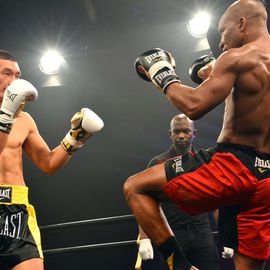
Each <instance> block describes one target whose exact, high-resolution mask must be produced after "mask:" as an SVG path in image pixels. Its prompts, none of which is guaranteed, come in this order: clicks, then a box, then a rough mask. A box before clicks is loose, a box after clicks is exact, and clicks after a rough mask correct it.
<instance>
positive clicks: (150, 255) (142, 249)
mask: <svg viewBox="0 0 270 270" xmlns="http://www.w3.org/2000/svg"><path fill="white" fill-rule="evenodd" d="M139 254H140V256H141V258H142V259H143V260H144V261H146V260H153V259H154V250H153V247H152V244H151V240H150V239H148V238H145V239H141V240H140V245H139Z"/></svg>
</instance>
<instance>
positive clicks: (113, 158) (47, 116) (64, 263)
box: [0, 0, 232, 270]
mask: <svg viewBox="0 0 270 270" xmlns="http://www.w3.org/2000/svg"><path fill="white" fill-rule="evenodd" d="M231 2H232V1H225V0H219V1H217V0H208V1H203V0H181V1H180V0H178V1H177V0H167V1H162V0H113V1H109V0H43V1H41V0H39V1H38V0H8V1H3V0H1V16H0V23H1V31H0V42H1V46H0V47H1V48H2V49H5V50H9V51H10V52H12V53H13V54H15V56H16V57H17V59H18V62H19V64H20V66H21V70H22V73H23V75H22V78H24V79H27V80H29V81H31V82H32V83H33V84H34V85H35V86H36V87H37V88H38V91H39V98H38V100H37V101H36V102H35V103H33V104H29V105H27V107H26V111H28V112H30V113H31V115H32V116H33V117H34V119H35V121H36V123H37V125H38V128H39V130H40V133H41V135H42V136H43V138H44V139H45V140H46V142H47V143H48V145H49V146H50V147H51V148H54V147H55V146H56V145H58V144H59V142H60V141H61V139H62V138H63V137H64V136H65V134H66V132H67V131H68V130H69V128H70V126H69V122H70V118H71V117H72V115H73V114H74V113H75V112H76V111H78V110H80V109H81V108H82V107H88V108H90V109H92V110H94V111H95V112H96V113H97V114H98V115H99V116H100V117H101V118H102V119H103V120H104V123H105V127H104V129H103V130H102V131H101V132H100V133H98V134H96V135H95V136H94V137H93V138H92V139H91V140H90V141H89V142H88V143H87V145H85V146H84V147H83V148H82V149H80V151H78V152H76V153H75V154H74V156H73V157H72V160H71V162H70V163H68V164H67V165H66V166H65V168H63V169H61V170H60V171H59V172H57V173H56V174H55V175H53V176H48V175H45V174H44V173H42V172H41V171H39V170H38V169H37V168H36V167H34V166H33V165H32V164H31V163H30V162H29V161H28V159H27V158H26V157H24V158H25V163H24V164H25V165H24V170H25V179H26V182H27V185H28V186H29V188H30V200H31V203H32V204H33V205H34V206H35V208H36V211H37V217H38V222H39V224H40V225H41V226H45V225H49V224H56V223H63V222H70V221H80V220H89V219H97V218H104V217H112V216H122V215H129V214H131V212H130V210H129V208H128V206H127V204H126V202H125V200H124V197H123V193H122V185H123V183H124V181H125V179H126V178H127V177H128V176H130V175H132V174H134V173H136V172H138V171H141V170H142V169H144V168H145V167H146V165H147V163H148V161H149V159H150V158H151V157H153V156H154V155H157V154H159V153H161V152H163V151H164V150H166V149H167V148H168V147H169V145H170V141H169V138H168V136H167V130H168V129H169V121H170V119H171V118H172V117H173V116H174V115H175V114H177V113H178V111H177V110H176V109H175V108H174V107H173V106H172V105H171V104H170V103H169V102H168V101H167V99H166V98H165V97H164V96H163V94H161V93H160V92H158V91H156V90H155V88H154V87H153V85H151V84H149V83H146V82H145V81H142V80H141V79H139V78H138V77H137V75H136V73H135V71H134V68H133V63H134V60H135V59H136V57H137V56H138V55H139V54H141V53H142V52H144V51H146V50H148V49H151V48H155V47H160V48H163V49H166V50H168V51H170V52H171V53H172V54H173V55H174V57H175V59H176V64H177V66H176V71H177V73H178V74H179V76H180V78H181V80H182V81H183V82H184V83H186V84H189V85H192V86H193V85H194V84H193V83H192V81H191V80H190V78H189V76H188V69H189V66H190V65H191V63H192V62H193V61H194V60H195V59H196V58H197V57H199V56H201V55H204V54H207V53H209V52H210V51H211V50H212V52H213V53H214V54H215V53H217V45H218V44H217V42H218V36H217V33H216V32H215V27H214V26H215V23H214V22H215V21H216V20H217V18H218V17H219V14H220V13H221V12H222V11H223V10H224V9H225V8H226V7H227V6H228V5H229V4H230V3H231ZM201 8H204V9H205V10H208V11H209V12H210V13H211V14H212V28H213V29H212V28H211V29H212V30H211V31H209V32H211V33H209V36H208V39H209V43H210V45H211V49H210V48H209V44H208V42H207V39H206V38H204V39H195V38H194V37H192V36H190V35H189V33H188V31H187V28H186V24H187V22H188V20H189V19H190V18H191V17H192V15H193V14H194V13H195V12H196V11H198V10H200V9H201ZM49 47H53V48H57V49H59V50H60V51H61V52H62V53H63V55H64V57H65V59H66V62H67V67H66V68H65V69H64V70H63V71H62V73H61V74H60V75H59V77H58V78H56V79H57V80H58V81H61V85H60V86H53V84H54V81H53V80H54V79H55V78H50V77H49V76H46V75H44V74H42V73H41V71H40V70H39V68H38V63H39V57H40V55H41V53H42V52H43V51H44V50H45V49H46V48H49ZM222 113H223V104H221V105H220V106H219V107H217V108H216V109H215V110H213V111H212V112H210V113H209V114H208V115H206V116H205V117H203V118H202V119H201V120H199V121H196V122H195V124H196V127H197V129H198V137H197V139H196V140H195V147H196V148H197V149H198V148H201V147H204V148H206V147H208V146H211V145H213V144H215V141H216V138H217V136H218V134H219V131H220V129H221V124H222ZM136 237H137V226H136V223H135V222H134V220H133V219H130V220H125V221H123V220H121V219H120V220H118V221H117V222H115V221H114V222H104V223H103V222H102V223H98V224H89V225H84V226H76V227H72V228H65V229H62V230H42V238H43V248H44V249H45V250H48V249H52V248H59V247H70V246H81V245H90V244H97V243H108V242H115V241H127V240H134V239H136ZM136 251H137V249H136V246H135V245H134V244H130V245H123V246H122V245H119V246H117V247H106V248H96V249H87V250H83V251H80V252H79V251H76V252H75V251H73V252H66V253H63V254H58V253H56V254H47V255H46V254H45V269H48V270H54V269H65V270H70V269H82V270H86V269H93V270H103V269H118V270H126V269H134V264H135V259H136ZM224 265H225V264H224ZM228 265H230V263H229V264H228V263H227V264H226V266H224V267H225V268H224V269H230V268H231V266H228Z"/></svg>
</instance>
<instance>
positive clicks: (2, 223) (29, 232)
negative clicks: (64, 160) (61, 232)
mask: <svg viewBox="0 0 270 270" xmlns="http://www.w3.org/2000/svg"><path fill="white" fill-rule="evenodd" d="M32 258H42V259H43V253H42V249H41V239H40V231H39V228H38V225H37V220H36V214H35V210H34V207H33V206H32V205H30V204H29V201H28V187H26V186H9V185H0V268H1V266H2V267H5V268H12V267H14V266H15V265H17V264H19V263H21V262H23V261H26V260H29V259H32ZM1 269H2V268H1Z"/></svg>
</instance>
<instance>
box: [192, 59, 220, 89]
mask: <svg viewBox="0 0 270 270" xmlns="http://www.w3.org/2000/svg"><path fill="white" fill-rule="evenodd" d="M214 60H216V59H215V58H214V57H213V56H212V55H203V56H201V57H199V58H198V59H196V60H195V61H194V62H193V63H192V65H191V67H190V69H189V76H190V78H191V80H192V81H193V82H195V83H197V84H201V83H202V82H203V79H202V78H200V77H199V75H198V71H199V70H200V69H201V68H203V67H204V66H206V65H207V64H209V63H211V62H212V61H214Z"/></svg>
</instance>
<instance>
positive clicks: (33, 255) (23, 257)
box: [0, 50, 103, 270]
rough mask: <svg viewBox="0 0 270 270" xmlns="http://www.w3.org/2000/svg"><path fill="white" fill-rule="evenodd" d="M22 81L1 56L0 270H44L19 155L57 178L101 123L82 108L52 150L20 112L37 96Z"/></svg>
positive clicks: (10, 58)
mask: <svg viewBox="0 0 270 270" xmlns="http://www.w3.org/2000/svg"><path fill="white" fill-rule="evenodd" d="M20 75H21V72H20V68H19V65H18V63H17V61H16V59H15V57H14V56H13V55H12V54H10V53H9V52H6V51H1V50H0V103H1V107H0V165H1V166H0V268H1V269H12V270H43V269H44V266H43V254H42V248H41V240H40V232H39V228H38V225H37V221H36V215H35V210H34V208H33V206H32V205H31V204H30V203H29V201H28V188H27V186H26V183H25V179H24V175H23V170H22V167H23V165H22V151H24V152H25V153H26V155H27V156H28V157H29V159H30V160H31V161H32V162H33V163H34V164H35V165H36V166H37V167H38V168H40V169H41V170H42V171H44V172H45V173H48V174H52V173H54V172H56V171H57V170H58V169H60V168H61V167H63V166H64V165H65V164H66V163H67V162H68V161H69V160H70V158H71V155H72V153H73V152H74V151H75V150H77V149H79V148H80V147H81V146H82V145H83V144H84V143H85V142H86V141H87V140H88V139H89V138H90V137H91V136H92V135H93V134H94V133H95V132H98V131H99V130H100V129H102V127H103V121H102V120H101V119H100V118H99V117H98V116H97V115H96V114H95V113H94V112H93V111H91V110H90V109H87V108H83V109H81V111H80V112H78V113H76V114H75V115H74V116H73V117H72V119H71V130H70V131H69V132H68V134H67V135H66V136H65V137H64V139H63V140H62V142H61V144H59V145H58V146H57V147H55V148H54V149H53V150H51V149H50V148H49V147H48V145H47V144H46V142H45V141H44V140H43V138H42V137H41V135H40V134H39V131H38V128H37V126H36V124H35V122H34V120H33V118H32V117H31V116H30V115H29V114H28V113H26V112H24V111H22V109H23V106H24V105H25V103H26V102H29V101H35V100H36V98H37V96H38V92H37V90H36V88H35V87H34V86H33V85H32V84H31V83H29V82H28V81H26V80H23V79H19V77H20Z"/></svg>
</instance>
